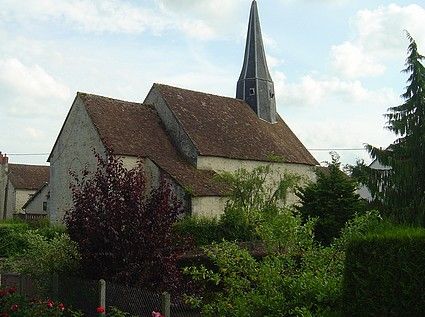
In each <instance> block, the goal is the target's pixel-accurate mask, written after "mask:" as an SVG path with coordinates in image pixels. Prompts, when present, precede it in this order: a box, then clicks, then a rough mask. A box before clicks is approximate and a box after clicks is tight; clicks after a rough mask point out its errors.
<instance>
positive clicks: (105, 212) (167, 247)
mask: <svg viewBox="0 0 425 317" xmlns="http://www.w3.org/2000/svg"><path fill="white" fill-rule="evenodd" d="M96 157H97V160H98V167H97V170H96V172H95V173H93V174H91V173H89V172H88V171H85V172H83V177H82V178H79V177H77V175H76V174H75V173H73V175H74V178H75V181H74V183H73V184H72V185H71V190H72V195H73V208H72V209H71V210H70V211H69V212H68V213H67V215H66V216H65V223H66V225H67V227H68V232H69V234H70V236H71V239H72V240H74V241H76V242H77V243H78V246H79V251H80V252H81V256H82V267H83V270H84V273H85V274H87V275H88V276H89V277H91V278H105V279H115V280H118V281H121V282H125V283H127V284H130V285H140V286H144V287H148V288H152V289H154V290H167V291H170V290H172V289H173V288H176V287H178V284H179V283H178V282H179V281H180V278H181V273H180V271H179V270H178V268H177V265H176V264H177V257H178V256H179V255H180V254H181V253H182V252H184V250H185V248H186V244H185V243H181V239H179V238H178V237H176V236H175V235H174V233H173V231H172V225H173V223H174V222H175V221H176V220H177V218H178V216H179V215H180V214H181V213H182V212H183V209H182V207H181V204H180V203H179V202H178V201H177V199H176V197H175V195H174V194H173V192H172V191H171V187H170V185H169V184H167V182H166V181H165V180H162V182H161V186H160V187H159V188H158V189H154V190H149V189H148V188H150V187H149V186H147V184H146V181H145V174H144V172H143V168H142V165H141V164H139V165H138V166H137V167H136V168H133V169H131V170H127V169H125V168H124V166H123V163H122V161H121V160H120V159H118V158H116V157H114V156H112V155H109V156H108V157H107V158H106V159H104V158H102V157H101V156H100V155H96ZM177 242H178V243H177Z"/></svg>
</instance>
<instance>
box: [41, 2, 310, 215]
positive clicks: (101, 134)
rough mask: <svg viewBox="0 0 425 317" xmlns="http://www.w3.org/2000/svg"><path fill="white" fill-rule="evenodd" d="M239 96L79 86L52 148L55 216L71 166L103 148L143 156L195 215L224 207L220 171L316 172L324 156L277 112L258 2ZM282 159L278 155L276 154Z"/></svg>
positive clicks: (129, 161) (88, 161) (133, 158)
mask: <svg viewBox="0 0 425 317" xmlns="http://www.w3.org/2000/svg"><path fill="white" fill-rule="evenodd" d="M236 86H237V88H236V98H229V97H223V96H217V95H212V94H208V93H204V92H197V91H191V90H187V89H182V88H178V87H171V86H167V85H162V84H153V86H152V88H151V90H150V92H149V93H148V95H147V96H146V98H145V100H144V102H143V103H136V102H128V101H122V100H117V99H112V98H107V97H102V96H97V95H92V94H86V93H77V95H76V97H75V100H74V102H73V104H72V106H71V109H70V111H69V113H68V115H67V117H66V119H65V122H64V124H63V126H62V129H61V131H60V133H59V136H58V137H57V140H56V142H55V145H54V147H53V149H52V151H51V153H50V156H49V159H48V161H49V162H50V200H49V215H50V218H51V220H52V221H61V219H62V218H63V216H64V213H65V211H66V210H68V209H70V208H71V203H72V200H71V192H70V190H69V183H70V181H71V177H70V176H69V171H70V170H72V171H80V170H82V169H83V168H85V167H87V168H89V169H90V170H95V168H96V159H95V157H94V155H93V149H94V150H95V151H96V152H97V153H107V151H108V150H111V151H112V152H113V154H114V155H117V156H119V157H121V158H122V160H123V162H124V165H125V166H126V167H128V168H131V167H134V166H135V164H137V162H138V161H140V160H141V161H142V162H143V165H144V168H145V171H146V174H147V180H148V182H149V184H151V186H156V185H158V184H159V180H160V179H161V177H166V178H167V179H168V180H169V181H170V182H171V183H172V186H173V189H174V191H175V193H176V194H177V196H178V198H179V199H180V200H181V201H182V202H184V205H185V206H186V208H187V210H188V211H189V212H191V213H192V214H198V215H216V214H219V213H222V212H223V210H224V206H225V202H226V196H225V195H226V193H225V191H224V189H223V187H222V186H221V185H220V184H218V183H217V182H216V181H215V179H214V175H216V173H219V172H221V171H230V172H232V171H235V170H237V169H239V168H245V169H248V170H251V169H253V168H255V167H258V166H261V165H265V164H270V166H271V169H272V171H273V175H272V177H276V178H277V177H279V175H281V174H282V173H284V172H285V171H289V172H294V173H297V174H300V175H302V176H304V177H305V178H306V179H314V171H313V167H314V166H316V165H318V162H317V161H316V160H315V159H314V158H313V156H312V155H311V154H310V153H309V152H308V150H307V149H306V148H305V147H304V145H303V144H302V143H301V142H300V140H299V139H298V138H297V137H296V135H295V134H294V133H293V132H292V131H291V129H290V128H289V127H288V126H287V124H286V123H285V122H284V121H283V119H282V118H281V117H280V116H279V114H278V113H277V112H276V97H275V92H274V85H273V80H272V78H271V76H270V73H269V70H268V67H267V61H266V54H265V51H264V46H263V39H262V35H261V28H260V21H259V16H258V10H257V3H256V1H253V2H252V6H251V12H250V17H249V26H248V33H247V40H246V48H245V56H244V61H243V66H242V72H241V75H240V77H239V80H238V81H237V85H236ZM276 158H279V160H277V159H276Z"/></svg>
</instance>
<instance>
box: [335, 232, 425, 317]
mask: <svg viewBox="0 0 425 317" xmlns="http://www.w3.org/2000/svg"><path fill="white" fill-rule="evenodd" d="M343 285H344V287H343V290H344V291H343V293H344V296H343V298H344V311H345V315H346V316H425V293H424V285H425V229H422V228H420V229H419V228H405V227H402V228H393V229H390V230H389V229H387V230H378V231H376V232H374V233H370V234H368V235H366V236H363V237H362V238H357V239H354V240H352V241H351V242H350V243H349V244H348V249H347V252H346V260H345V272H344V283H343Z"/></svg>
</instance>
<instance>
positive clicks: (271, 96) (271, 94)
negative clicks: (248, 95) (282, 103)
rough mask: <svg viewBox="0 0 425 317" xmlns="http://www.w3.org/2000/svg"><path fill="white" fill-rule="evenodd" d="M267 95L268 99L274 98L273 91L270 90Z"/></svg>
mask: <svg viewBox="0 0 425 317" xmlns="http://www.w3.org/2000/svg"><path fill="white" fill-rule="evenodd" d="M269 95H270V98H271V99H273V98H274V92H273V90H270V91H269Z"/></svg>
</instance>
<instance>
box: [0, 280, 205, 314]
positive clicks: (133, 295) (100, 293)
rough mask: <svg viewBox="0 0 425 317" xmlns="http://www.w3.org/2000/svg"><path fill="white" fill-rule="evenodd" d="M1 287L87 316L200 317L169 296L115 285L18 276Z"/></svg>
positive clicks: (104, 282)
mask: <svg viewBox="0 0 425 317" xmlns="http://www.w3.org/2000/svg"><path fill="white" fill-rule="evenodd" d="M0 282H1V286H2V287H12V286H14V287H16V288H17V291H18V292H19V293H20V294H22V295H25V296H27V297H29V298H37V297H39V298H52V299H54V300H57V301H60V302H62V303H64V304H65V305H66V306H67V307H70V308H71V309H74V310H81V311H82V312H83V313H84V314H85V316H87V317H92V316H93V317H95V316H98V314H97V313H96V307H98V306H104V307H116V308H118V309H120V310H122V311H125V312H128V313H130V314H132V315H135V316H140V317H145V316H151V313H152V311H160V312H161V313H162V314H163V315H164V316H166V317H199V316H200V314H199V312H198V311H196V310H193V309H191V308H190V307H188V306H187V305H185V304H184V303H182V302H181V301H180V300H175V299H172V298H171V296H170V294H168V293H163V294H159V293H154V292H149V291H147V290H144V289H141V288H137V287H129V286H126V285H122V284H119V283H115V282H109V281H104V280H100V281H95V280H87V279H78V278H75V277H65V276H60V277H59V276H52V277H49V278H46V279H43V281H42V283H41V285H40V281H38V282H35V281H33V280H32V279H30V278H28V277H26V276H22V275H19V274H11V273H7V274H2V275H1V278H0Z"/></svg>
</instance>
